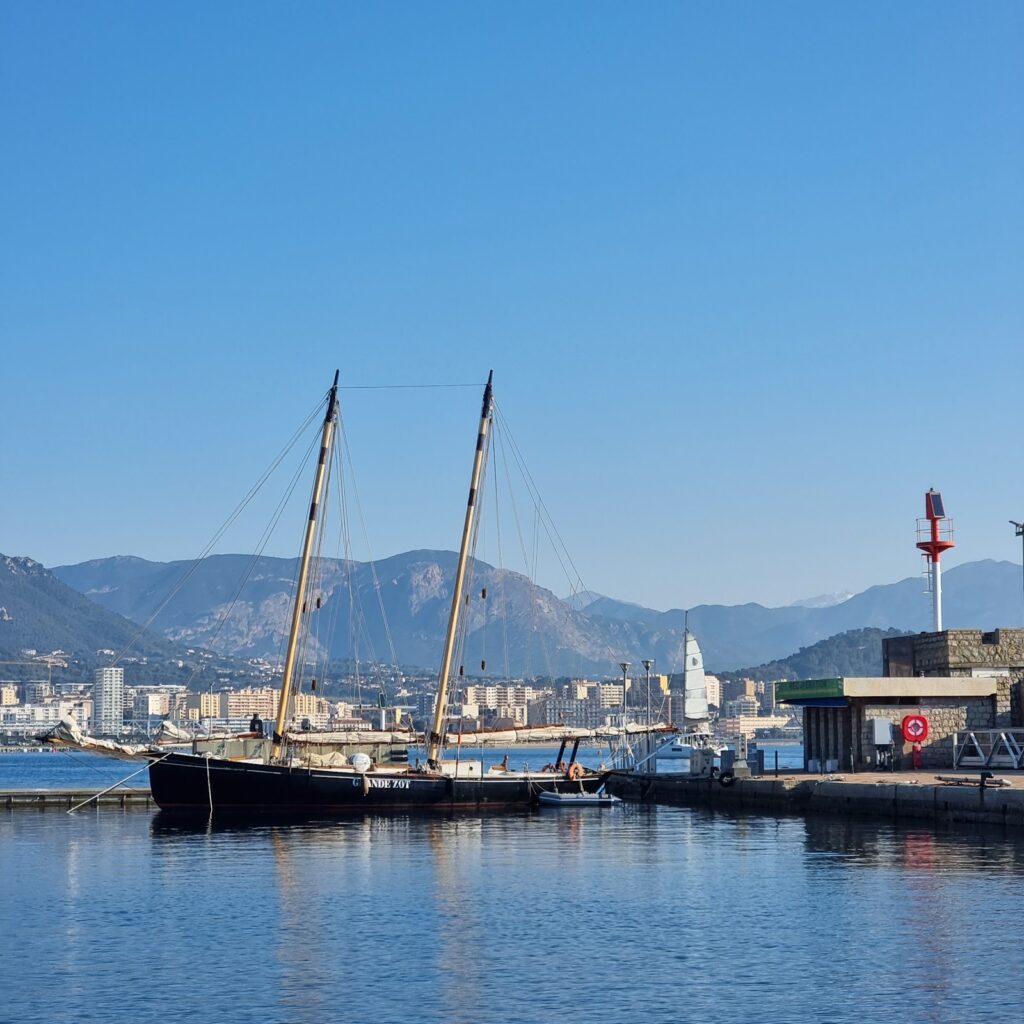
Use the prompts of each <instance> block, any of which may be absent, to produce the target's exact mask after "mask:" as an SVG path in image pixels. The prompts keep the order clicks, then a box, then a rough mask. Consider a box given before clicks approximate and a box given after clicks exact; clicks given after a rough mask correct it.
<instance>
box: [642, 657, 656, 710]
mask: <svg viewBox="0 0 1024 1024" xmlns="http://www.w3.org/2000/svg"><path fill="white" fill-rule="evenodd" d="M642 664H643V666H644V671H645V672H646V673H647V724H648V725H650V724H651V666H652V665H653V664H654V659H653V658H644V660H643V662H642Z"/></svg>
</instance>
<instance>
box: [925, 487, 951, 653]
mask: <svg viewBox="0 0 1024 1024" xmlns="http://www.w3.org/2000/svg"><path fill="white" fill-rule="evenodd" d="M924 512H925V518H924V519H918V521H917V546H918V548H920V550H921V551H922V552H923V553H924V557H925V560H926V562H927V563H928V570H929V580H930V584H931V586H930V589H931V592H932V606H933V609H934V614H935V632H936V633H941V632H942V568H941V564H940V563H941V559H942V552H943V551H948V550H949V549H950V548H952V547H955V546H956V545H955V544H954V543H953V520H952V519H947V518H946V512H945V509H944V508H943V506H942V495H941V494H940V493H939V492H938V491H937V490H935V488H934V487H932V488H929V490H928V493H927V494H926V495H925V496H924Z"/></svg>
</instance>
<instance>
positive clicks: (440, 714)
mask: <svg viewBox="0 0 1024 1024" xmlns="http://www.w3.org/2000/svg"><path fill="white" fill-rule="evenodd" d="M493 377H494V371H493V370H491V372H490V373H488V374H487V387H485V388H484V404H483V409H482V410H481V412H480V429H479V430H478V431H477V435H476V454H475V455H474V456H473V476H472V478H471V479H470V482H469V500H468V501H467V502H466V522H465V524H464V525H463V527H462V546H461V547H460V548H459V565H458V568H457V569H456V570H455V584H454V589H453V591H452V609H451V614H450V615H449V616H448V632H447V633H446V634H445V638H444V653H443V654H442V655H441V671H440V673H439V674H438V677H437V706H436V707H435V708H434V722H433V725H432V726H431V729H430V735H429V736H428V737H427V765H428V766H429V767H431V768H437V767H438V765H439V763H440V762H439V760H438V755H439V753H440V750H441V736H442V732H443V730H444V718H445V707H446V706H447V703H448V675H449V673H450V671H451V667H452V654H453V652H454V650H455V633H456V629H457V627H458V624H459V606H460V604H461V602H462V587H463V584H464V582H465V579H466V562H467V561H468V558H469V545H470V539H471V536H472V533H473V519H474V517H475V516H476V499H477V489H478V487H479V486H480V472H481V470H482V468H483V461H484V447H485V441H486V438H487V431H488V428H489V427H490V423H491V380H492V378H493Z"/></svg>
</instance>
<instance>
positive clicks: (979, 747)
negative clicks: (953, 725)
mask: <svg viewBox="0 0 1024 1024" xmlns="http://www.w3.org/2000/svg"><path fill="white" fill-rule="evenodd" d="M953 767H954V768H1024V729H975V730H974V731H973V732H955V733H953Z"/></svg>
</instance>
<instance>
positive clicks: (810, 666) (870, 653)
mask: <svg viewBox="0 0 1024 1024" xmlns="http://www.w3.org/2000/svg"><path fill="white" fill-rule="evenodd" d="M902 635H903V633H902V632H901V631H900V630H898V629H849V630H847V631H846V632H845V633H838V634H836V636H830V637H829V638H828V639H826V640H819V641H818V643H816V644H812V645H811V646H810V647H801V648H800V650H799V651H797V652H796V654H791V655H790V656H789V657H788V658H783V659H781V660H779V661H769V662H767V663H766V664H764V665H757V666H756V667H754V668H741V669H737V670H736V671H733V672H722V673H720V676H721V678H722V679H756V680H758V681H759V682H761V681H763V682H776V681H777V680H779V679H832V678H834V677H836V676H880V675H881V674H882V639H883V638H884V637H889V636H902Z"/></svg>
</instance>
